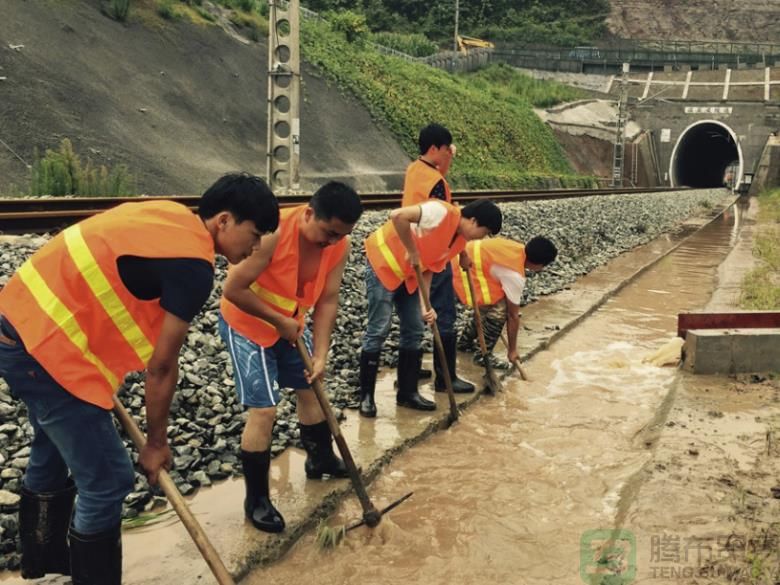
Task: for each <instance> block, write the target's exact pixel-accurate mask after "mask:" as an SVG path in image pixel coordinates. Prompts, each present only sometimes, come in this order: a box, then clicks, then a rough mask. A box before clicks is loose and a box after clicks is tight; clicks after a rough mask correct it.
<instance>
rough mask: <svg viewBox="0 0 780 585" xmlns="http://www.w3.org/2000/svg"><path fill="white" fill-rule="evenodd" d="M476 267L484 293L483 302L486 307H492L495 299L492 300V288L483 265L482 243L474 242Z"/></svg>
mask: <svg viewBox="0 0 780 585" xmlns="http://www.w3.org/2000/svg"><path fill="white" fill-rule="evenodd" d="M474 266H475V267H476V269H477V270H476V272H477V282H479V288H480V290H481V291H482V302H483V304H485V305H492V304H493V299H491V298H490V287H489V286H488V282H487V278H485V272H484V271H483V268H484V266H483V265H482V242H479V241H477V242H474Z"/></svg>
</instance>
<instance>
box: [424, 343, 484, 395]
mask: <svg viewBox="0 0 780 585" xmlns="http://www.w3.org/2000/svg"><path fill="white" fill-rule="evenodd" d="M441 343H442V345H443V346H444V355H445V356H446V357H447V366H448V368H449V371H450V379H451V380H452V391H453V392H455V394H468V393H469V392H474V389H475V388H474V384H472V383H471V382H466V381H465V380H461V379H460V378H458V374H457V373H456V371H455V369H456V368H455V362H456V360H457V357H458V352H457V350H456V347H455V346H456V343H457V340H456V339H455V334H454V333H448V334H445V335H442V336H441ZM433 368H434V370H436V382H435V383H434V385H433V386H434V388H435V390H436V392H446V391H447V388H446V385H445V383H444V370H443V369H442V364H441V360H440V359H439V352H438V351H437V352H435V353H434V354H433Z"/></svg>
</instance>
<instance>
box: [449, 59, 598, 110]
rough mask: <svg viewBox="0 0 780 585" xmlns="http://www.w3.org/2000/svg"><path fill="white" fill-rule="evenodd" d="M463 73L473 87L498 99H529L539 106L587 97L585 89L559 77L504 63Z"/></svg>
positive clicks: (513, 100)
mask: <svg viewBox="0 0 780 585" xmlns="http://www.w3.org/2000/svg"><path fill="white" fill-rule="evenodd" d="M463 77H464V78H465V79H466V80H467V81H468V83H469V84H470V85H471V86H472V87H474V88H475V89H478V90H480V91H484V92H487V93H490V94H491V95H492V96H493V97H494V98H495V99H496V100H507V101H510V102H514V103H516V104H518V105H524V104H528V103H530V104H531V105H533V106H534V107H536V108H549V107H550V106H554V105H556V104H560V103H562V102H570V101H573V100H577V99H582V98H583V97H585V94H584V93H583V92H582V91H580V90H578V89H576V88H574V87H571V86H569V85H563V84H562V83H558V82H557V81H544V80H540V79H534V78H533V77H529V76H528V75H524V74H522V73H519V72H518V71H516V70H515V69H513V68H512V67H510V66H508V65H504V64H503V63H502V64H500V65H491V66H490V67H487V68H485V69H481V70H480V71H477V72H476V73H470V74H467V75H464V76H463Z"/></svg>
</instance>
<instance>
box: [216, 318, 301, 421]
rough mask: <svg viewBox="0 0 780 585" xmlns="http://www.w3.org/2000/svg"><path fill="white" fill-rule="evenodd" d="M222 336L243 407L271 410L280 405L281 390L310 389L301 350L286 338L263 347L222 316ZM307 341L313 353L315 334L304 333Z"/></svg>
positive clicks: (220, 322) (220, 321)
mask: <svg viewBox="0 0 780 585" xmlns="http://www.w3.org/2000/svg"><path fill="white" fill-rule="evenodd" d="M219 334H220V336H221V337H222V340H223V341H224V342H225V345H226V346H227V349H228V353H230V360H231V361H232V362H233V378H234V379H235V381H236V392H237V393H238V399H239V400H240V401H241V404H243V405H244V406H247V407H251V408H269V407H272V406H276V405H277V404H278V403H279V398H280V393H279V391H280V389H281V388H292V389H294V390H306V389H308V388H310V386H309V383H308V382H307V381H306V375H305V373H304V367H305V366H304V365H303V360H302V359H301V356H300V354H299V353H298V350H297V348H296V347H295V346H294V345H292V344H291V343H290V342H289V341H287V340H285V339H279V341H277V342H276V343H274V344H273V345H272V346H271V347H260V346H259V345H258V344H256V343H255V342H254V341H252V340H251V339H247V338H246V337H244V336H243V335H241V334H240V333H238V332H237V331H236V330H235V329H233V328H232V327H230V325H228V324H227V322H226V321H225V319H223V318H222V315H221V314H220V316H219ZM303 341H304V343H305V344H306V347H307V348H308V349H309V352H311V351H312V342H311V333H310V332H309V330H308V329H307V330H304V333H303Z"/></svg>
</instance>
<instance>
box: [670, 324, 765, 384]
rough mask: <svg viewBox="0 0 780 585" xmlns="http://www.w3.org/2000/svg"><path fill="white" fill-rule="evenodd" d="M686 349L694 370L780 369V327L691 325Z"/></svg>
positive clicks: (688, 363) (687, 363)
mask: <svg viewBox="0 0 780 585" xmlns="http://www.w3.org/2000/svg"><path fill="white" fill-rule="evenodd" d="M684 352H685V359H684V362H683V367H684V368H685V369H686V370H687V371H689V372H692V373H694V374H738V373H746V372H769V371H780V329H691V330H689V331H688V334H687V335H686V337H685V348H684Z"/></svg>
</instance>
